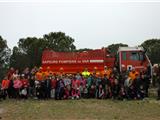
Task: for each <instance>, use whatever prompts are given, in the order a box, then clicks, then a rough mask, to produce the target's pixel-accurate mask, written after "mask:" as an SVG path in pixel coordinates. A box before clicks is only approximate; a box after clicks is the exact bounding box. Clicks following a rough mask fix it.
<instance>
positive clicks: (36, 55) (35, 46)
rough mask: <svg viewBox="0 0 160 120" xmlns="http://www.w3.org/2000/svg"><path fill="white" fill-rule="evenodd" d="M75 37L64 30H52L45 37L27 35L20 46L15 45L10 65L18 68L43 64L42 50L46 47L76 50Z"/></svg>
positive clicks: (20, 41) (64, 50) (56, 49)
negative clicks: (66, 33)
mask: <svg viewBox="0 0 160 120" xmlns="http://www.w3.org/2000/svg"><path fill="white" fill-rule="evenodd" d="M73 42H74V39H73V38H71V37H69V36H66V35H65V33H62V32H55V33H53V32H51V33H49V34H45V35H44V36H43V38H36V37H27V38H22V39H20V40H19V42H18V47H14V49H13V54H12V56H11V62H10V65H11V66H12V67H15V68H18V69H24V67H27V66H28V67H30V68H32V67H34V66H40V65H41V57H42V52H43V51H44V50H45V49H51V50H54V51H63V52H69V51H74V50H75V48H76V47H75V46H74V44H73Z"/></svg>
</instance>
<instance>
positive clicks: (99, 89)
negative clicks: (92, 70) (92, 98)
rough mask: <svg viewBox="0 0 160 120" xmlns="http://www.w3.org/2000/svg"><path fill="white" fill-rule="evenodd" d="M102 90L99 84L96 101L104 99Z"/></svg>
mask: <svg viewBox="0 0 160 120" xmlns="http://www.w3.org/2000/svg"><path fill="white" fill-rule="evenodd" d="M104 95H105V94H104V89H103V87H102V84H100V85H99V86H98V90H97V98H98V99H104Z"/></svg>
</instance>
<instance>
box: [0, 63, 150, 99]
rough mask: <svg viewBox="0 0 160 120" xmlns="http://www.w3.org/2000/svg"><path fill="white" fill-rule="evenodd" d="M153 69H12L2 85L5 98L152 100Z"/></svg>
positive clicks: (0, 95) (2, 93)
mask: <svg viewBox="0 0 160 120" xmlns="http://www.w3.org/2000/svg"><path fill="white" fill-rule="evenodd" d="M150 80H151V75H150V70H149V69H145V70H143V71H141V72H137V71H136V70H135V69H134V68H132V69H129V70H126V69H123V67H122V71H121V72H118V70H117V69H116V68H113V69H112V68H108V67H107V66H105V67H104V70H103V71H98V69H97V68H94V70H93V71H92V72H90V71H88V70H87V68H85V69H84V71H82V72H77V73H75V74H65V73H63V70H62V71H59V72H58V73H53V72H52V70H51V69H50V67H47V70H45V71H44V70H43V68H42V67H40V68H37V67H34V68H33V69H29V68H25V69H24V70H23V71H19V70H18V69H17V70H15V69H14V68H10V70H9V72H8V73H7V74H6V76H5V77H4V79H3V80H2V82H1V84H0V97H1V98H3V99H6V98H9V99H11V98H12V99H27V98H28V97H29V98H34V99H56V100H63V99H80V98H97V99H117V100H124V99H128V100H132V99H144V98H145V97H148V89H149V85H150Z"/></svg>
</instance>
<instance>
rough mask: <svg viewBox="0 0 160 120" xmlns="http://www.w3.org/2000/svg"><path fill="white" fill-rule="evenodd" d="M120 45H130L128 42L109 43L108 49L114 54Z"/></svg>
mask: <svg viewBox="0 0 160 120" xmlns="http://www.w3.org/2000/svg"><path fill="white" fill-rule="evenodd" d="M119 47H128V45H127V44H123V43H117V44H111V45H108V49H109V50H110V52H111V53H113V54H116V52H117V50H118V48H119Z"/></svg>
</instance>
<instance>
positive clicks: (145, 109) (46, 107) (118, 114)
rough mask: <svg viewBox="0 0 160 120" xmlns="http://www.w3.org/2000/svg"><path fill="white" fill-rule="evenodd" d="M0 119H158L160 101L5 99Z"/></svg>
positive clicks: (0, 105) (0, 104)
mask: <svg viewBox="0 0 160 120" xmlns="http://www.w3.org/2000/svg"><path fill="white" fill-rule="evenodd" d="M0 117H1V119H2V120H54V119H59V120H62V119H65V120H81V119H84V120H160V101H156V100H155V99H153V98H152V99H147V100H143V101H116V100H114V101H113V100H96V99H81V100H63V101H55V100H46V101H44V100H41V101H39V100H18V101H16V100H6V101H0Z"/></svg>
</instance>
